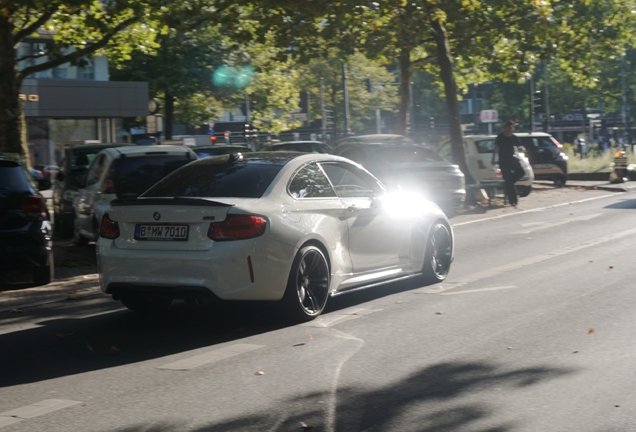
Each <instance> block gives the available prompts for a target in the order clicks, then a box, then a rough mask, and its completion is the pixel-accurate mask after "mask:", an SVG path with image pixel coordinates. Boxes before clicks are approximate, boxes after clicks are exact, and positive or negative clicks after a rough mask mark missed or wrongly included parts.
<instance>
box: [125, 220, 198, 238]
mask: <svg viewBox="0 0 636 432" xmlns="http://www.w3.org/2000/svg"><path fill="white" fill-rule="evenodd" d="M188 228H189V227H188V225H154V224H149V225H146V224H137V225H135V240H153V241H186V240H188Z"/></svg>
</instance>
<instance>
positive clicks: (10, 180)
mask: <svg viewBox="0 0 636 432" xmlns="http://www.w3.org/2000/svg"><path fill="white" fill-rule="evenodd" d="M30 190H31V187H30V185H29V182H28V179H27V176H26V172H25V171H24V168H23V167H22V165H19V164H17V163H15V162H4V161H0V194H3V195H4V194H6V193H8V192H27V191H30Z"/></svg>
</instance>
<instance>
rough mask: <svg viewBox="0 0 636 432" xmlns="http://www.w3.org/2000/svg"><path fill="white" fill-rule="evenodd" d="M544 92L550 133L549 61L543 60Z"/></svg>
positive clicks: (546, 123)
mask: <svg viewBox="0 0 636 432" xmlns="http://www.w3.org/2000/svg"><path fill="white" fill-rule="evenodd" d="M543 94H544V95H545V98H544V100H545V107H543V109H544V111H545V118H546V122H545V131H546V132H547V133H550V97H549V93H548V61H547V60H543Z"/></svg>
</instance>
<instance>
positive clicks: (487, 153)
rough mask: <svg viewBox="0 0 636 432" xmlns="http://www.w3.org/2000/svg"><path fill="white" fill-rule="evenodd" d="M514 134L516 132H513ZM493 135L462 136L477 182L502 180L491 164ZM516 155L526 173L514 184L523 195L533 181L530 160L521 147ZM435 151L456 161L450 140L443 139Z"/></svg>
mask: <svg viewBox="0 0 636 432" xmlns="http://www.w3.org/2000/svg"><path fill="white" fill-rule="evenodd" d="M515 135H516V134H515ZM496 139H497V137H496V136H495V135H467V136H465V137H464V155H465V157H466V164H467V165H468V170H469V171H470V175H471V176H472V177H473V179H474V180H475V182H476V183H477V184H486V183H491V184H492V183H496V182H502V181H503V177H502V176H501V171H500V170H499V169H498V167H497V166H494V167H493V165H492V163H491V162H492V152H493V150H494V148H495V140H496ZM517 150H518V151H517V153H516V154H517V157H518V159H519V162H520V163H521V165H522V166H523V168H524V170H525V172H526V175H525V176H524V177H522V178H521V180H519V181H518V182H517V183H515V186H516V188H517V194H518V195H519V196H520V197H525V196H528V195H529V194H530V192H531V191H532V182H533V181H534V172H533V170H532V166H531V165H530V161H529V160H528V158H527V157H526V155H525V154H524V153H523V149H517ZM435 151H436V152H437V153H438V154H439V155H440V156H442V157H444V158H445V159H448V160H449V161H451V162H453V163H456V162H455V161H454V160H453V152H452V149H451V144H450V141H444V142H443V143H442V144H440V145H439V146H438V147H436V148H435Z"/></svg>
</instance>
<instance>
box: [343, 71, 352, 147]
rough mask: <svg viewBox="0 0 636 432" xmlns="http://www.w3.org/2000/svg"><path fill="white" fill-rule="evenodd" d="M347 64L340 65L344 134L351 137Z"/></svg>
mask: <svg viewBox="0 0 636 432" xmlns="http://www.w3.org/2000/svg"><path fill="white" fill-rule="evenodd" d="M347 81H348V78H347V64H346V63H343V64H342V91H343V93H344V98H343V99H344V100H343V103H344V134H345V135H351V126H350V124H349V120H350V119H349V90H348V89H347Z"/></svg>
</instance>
